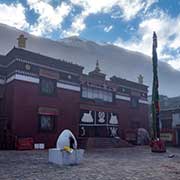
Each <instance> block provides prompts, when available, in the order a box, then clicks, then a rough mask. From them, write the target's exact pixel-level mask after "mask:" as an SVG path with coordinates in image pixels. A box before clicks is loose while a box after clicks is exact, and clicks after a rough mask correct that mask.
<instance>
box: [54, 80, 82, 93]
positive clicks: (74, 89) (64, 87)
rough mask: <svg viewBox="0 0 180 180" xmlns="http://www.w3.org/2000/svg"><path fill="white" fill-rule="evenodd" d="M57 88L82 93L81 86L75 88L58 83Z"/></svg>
mask: <svg viewBox="0 0 180 180" xmlns="http://www.w3.org/2000/svg"><path fill="white" fill-rule="evenodd" d="M57 87H58V88H63V89H69V90H73V91H78V92H80V86H73V85H70V84H64V83H60V82H57Z"/></svg>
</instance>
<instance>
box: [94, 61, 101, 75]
mask: <svg viewBox="0 0 180 180" xmlns="http://www.w3.org/2000/svg"><path fill="white" fill-rule="evenodd" d="M95 70H96V71H97V72H100V68H99V61H98V60H97V61H96V69H95Z"/></svg>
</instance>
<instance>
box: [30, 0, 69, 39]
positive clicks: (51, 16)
mask: <svg viewBox="0 0 180 180" xmlns="http://www.w3.org/2000/svg"><path fill="white" fill-rule="evenodd" d="M48 2H49V1H39V0H27V3H28V5H29V6H30V9H32V10H34V11H35V12H36V13H37V14H38V15H39V17H38V19H37V22H36V23H35V24H33V25H32V26H31V27H30V32H31V33H32V34H34V35H37V36H42V35H47V34H49V33H51V32H52V31H53V30H60V29H61V25H62V22H63V21H64V19H65V18H66V17H67V16H68V15H69V13H70V11H71V6H70V5H68V4H67V3H65V2H62V3H61V4H60V5H59V6H57V7H53V6H52V5H50V4H49V3H48Z"/></svg>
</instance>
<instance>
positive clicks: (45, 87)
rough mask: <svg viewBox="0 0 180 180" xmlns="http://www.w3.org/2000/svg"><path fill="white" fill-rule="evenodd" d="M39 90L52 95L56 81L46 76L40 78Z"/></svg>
mask: <svg viewBox="0 0 180 180" xmlns="http://www.w3.org/2000/svg"><path fill="white" fill-rule="evenodd" d="M40 90H41V93H42V94H46V95H53V94H55V90H56V81H55V80H52V79H47V78H41V81H40Z"/></svg>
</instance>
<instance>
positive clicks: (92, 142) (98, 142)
mask: <svg viewBox="0 0 180 180" xmlns="http://www.w3.org/2000/svg"><path fill="white" fill-rule="evenodd" d="M78 142H79V143H80V147H81V148H85V149H91V148H120V147H131V146H132V145H131V144H130V143H128V142H127V141H125V140H122V139H121V138H96V137H91V138H86V139H83V138H81V139H79V140H78Z"/></svg>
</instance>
